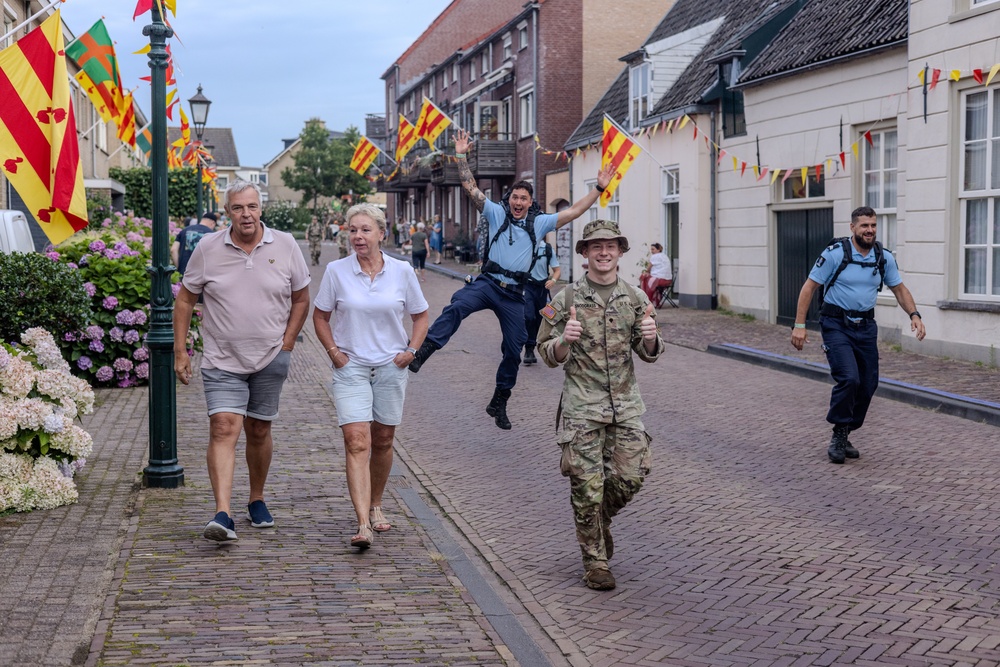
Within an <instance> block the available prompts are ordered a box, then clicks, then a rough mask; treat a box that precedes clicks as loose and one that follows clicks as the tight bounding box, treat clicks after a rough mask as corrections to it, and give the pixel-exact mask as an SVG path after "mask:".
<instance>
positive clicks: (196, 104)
mask: <svg viewBox="0 0 1000 667" xmlns="http://www.w3.org/2000/svg"><path fill="white" fill-rule="evenodd" d="M188 104H190V105H191V122H192V123H194V136H196V137H198V143H199V144H200V143H201V137H202V135H203V134H204V133H205V124H206V123H207V122H208V107H210V106H212V100H210V99H208V98H207V97H205V96H204V95H202V94H201V84H200V83H199V84H198V92H197V93H196V94H195V96H194V97H192V98H191V99H189V100H188ZM202 188H203V186H202V183H201V155H199V156H198V217H197V218H195V219H196V220H199V221H200V220H201V216H202V214H203V213H204V212H205V209H204V207H203V206H202Z"/></svg>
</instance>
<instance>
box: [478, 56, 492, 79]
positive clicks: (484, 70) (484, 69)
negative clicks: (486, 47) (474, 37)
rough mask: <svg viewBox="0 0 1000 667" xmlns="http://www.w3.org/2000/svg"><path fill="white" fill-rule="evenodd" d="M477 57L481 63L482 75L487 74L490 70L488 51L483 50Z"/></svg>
mask: <svg viewBox="0 0 1000 667" xmlns="http://www.w3.org/2000/svg"><path fill="white" fill-rule="evenodd" d="M479 59H480V62H481V63H482V65H481V67H482V73H483V76H486V75H487V74H489V71H490V52H489V51H483V54H482V55H481V56H479Z"/></svg>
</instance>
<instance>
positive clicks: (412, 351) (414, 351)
mask: <svg viewBox="0 0 1000 667" xmlns="http://www.w3.org/2000/svg"><path fill="white" fill-rule="evenodd" d="M406 351H407V352H409V353H410V354H412V355H413V356H417V351H416V350H415V349H413V348H412V347H408V348H406Z"/></svg>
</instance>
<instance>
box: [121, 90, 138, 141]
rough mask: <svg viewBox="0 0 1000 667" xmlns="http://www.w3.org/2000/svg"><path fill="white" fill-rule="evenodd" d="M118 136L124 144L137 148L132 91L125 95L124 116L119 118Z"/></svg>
mask: <svg viewBox="0 0 1000 667" xmlns="http://www.w3.org/2000/svg"><path fill="white" fill-rule="evenodd" d="M118 138H119V139H120V140H121V142H122V143H123V144H128V145H129V146H131V147H132V148H135V107H134V106H133V104H132V93H129V94H128V95H126V96H125V104H124V106H123V107H122V117H121V118H120V119H118Z"/></svg>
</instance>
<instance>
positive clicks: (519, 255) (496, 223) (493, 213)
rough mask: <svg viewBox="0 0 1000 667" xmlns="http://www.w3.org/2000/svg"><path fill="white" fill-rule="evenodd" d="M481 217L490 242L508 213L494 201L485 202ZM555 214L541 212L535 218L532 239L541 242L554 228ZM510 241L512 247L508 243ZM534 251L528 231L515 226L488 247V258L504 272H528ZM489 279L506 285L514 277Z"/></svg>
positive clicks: (496, 276) (500, 276)
mask: <svg viewBox="0 0 1000 667" xmlns="http://www.w3.org/2000/svg"><path fill="white" fill-rule="evenodd" d="M483 215H484V216H486V220H487V221H488V222H489V223H490V232H489V236H490V237H489V239H488V240H489V241H492V240H493V237H494V236H496V234H497V232H498V231H500V227H501V226H502V225H503V221H504V219H506V217H507V214H506V213H505V212H504V210H503V206H501V205H500V204H497V203H495V202H492V201H490V200H489V199H487V200H486V204H485V205H484V206H483ZM556 216H557V214H556V213H541V214H539V215H538V216H537V217H536V218H535V238H536V239H541V238H543V237H544V236H545V235H546V234H548V233H549V232H551V231H552V230H554V229H555V228H556ZM511 238H513V240H514V242H513V244H512V243H511V242H510V240H511ZM532 252H534V248H533V247H532V245H531V237H530V236H528V232H527V231H525V230H524V229H522V228H521V227H519V226H517V225H511V226H509V227H508V228H507V229H505V230H504V233H503V234H502V235H501V236H500V238H498V239H497V240H496V243H494V244H493V245H492V246H490V257H489V258H490V259H492V260H493V261H494V262H496V263H497V264H499V265H500V266H502V267H503V268H505V269H507V270H508V271H527V270H528V269H529V268H530V267H531V253H532ZM490 275H491V276H493V277H494V278H496V279H497V280H499V281H501V282H505V283H509V282H513V280H514V279H513V278H510V277H508V276H505V275H502V274H498V273H491V274H490Z"/></svg>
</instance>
